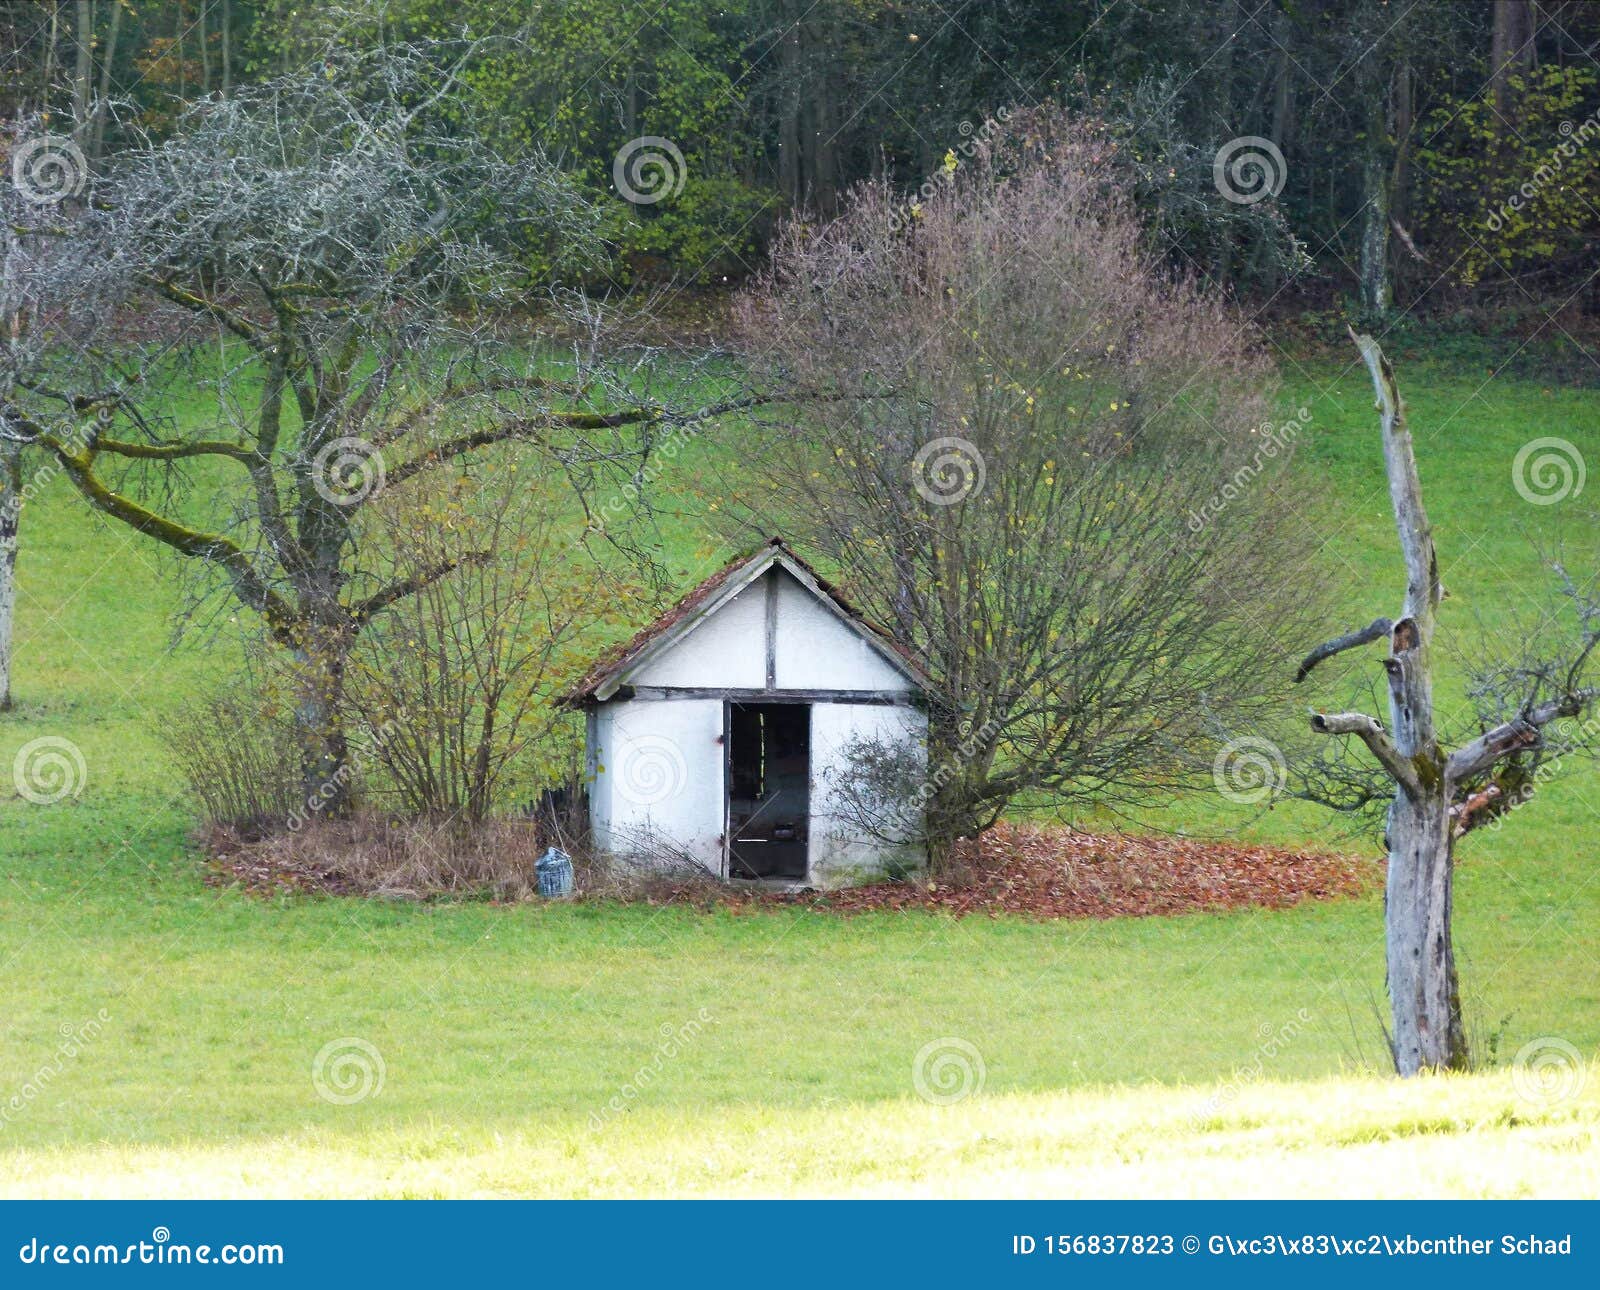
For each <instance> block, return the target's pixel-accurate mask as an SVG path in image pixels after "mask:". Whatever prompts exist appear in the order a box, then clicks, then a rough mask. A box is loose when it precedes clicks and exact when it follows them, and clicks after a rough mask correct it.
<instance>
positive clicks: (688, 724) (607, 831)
mask: <svg viewBox="0 0 1600 1290" xmlns="http://www.w3.org/2000/svg"><path fill="white" fill-rule="evenodd" d="M928 693H929V688H928V683H927V679H926V677H925V675H924V673H923V672H922V670H921V669H920V668H919V667H918V666H917V664H916V662H915V660H914V659H913V658H912V657H911V656H910V654H909V653H908V652H907V651H906V650H904V649H903V648H901V646H900V645H898V644H897V643H896V642H895V641H894V640H893V639H891V638H890V637H889V636H888V634H887V633H885V632H884V631H883V630H882V629H880V628H878V627H876V626H875V625H873V624H871V623H869V622H868V621H867V620H866V619H865V618H863V617H862V615H861V614H860V613H859V612H857V611H856V610H855V609H854V608H853V607H852V606H851V605H849V604H848V603H846V601H845V600H844V599H842V598H841V597H840V595H839V594H838V592H837V591H836V590H835V589H834V588H833V587H832V586H830V585H829V584H828V583H827V582H826V581H825V580H824V579H822V578H821V577H819V576H818V575H817V573H816V571H815V570H813V569H812V568H811V567H810V566H809V565H808V564H806V562H805V561H804V560H802V559H801V558H800V557H799V556H797V555H796V554H795V553H794V551H792V550H791V549H790V548H789V547H788V546H786V545H785V544H784V543H783V542H782V541H781V540H780V539H777V538H774V539H772V540H771V541H769V542H767V543H766V544H765V545H764V546H762V547H761V548H760V549H759V550H757V551H756V552H755V553H753V554H751V555H748V556H745V557H743V558H741V559H738V560H735V561H733V562H732V563H731V564H729V565H728V566H727V567H725V568H723V569H722V570H720V571H719V572H717V573H715V574H713V575H712V576H711V577H710V578H708V579H706V580H705V581H704V582H702V583H701V584H700V585H699V586H698V587H696V588H694V590H693V591H691V592H690V593H689V594H688V595H687V596H685V597H684V598H683V599H682V600H681V601H679V602H678V604H677V605H675V606H674V607H673V608H672V609H671V610H670V611H668V612H667V613H666V614H664V615H662V616H661V617H660V618H659V619H657V620H656V621H655V622H654V623H652V624H651V625H650V626H648V627H646V628H645V629H644V630H643V631H641V632H640V633H639V634H638V635H637V636H635V637H634V638H633V639H632V640H630V641H628V642H626V643H625V644H623V645H622V646H620V647H618V648H617V649H614V650H612V651H611V652H609V653H608V654H607V655H605V656H604V657H603V658H601V659H600V660H599V661H598V662H597V663H596V664H595V666H594V667H593V668H592V669H591V670H590V671H589V673H588V674H587V675H586V676H585V677H584V679H583V680H582V681H581V682H580V683H579V684H578V686H577V687H576V688H575V689H574V691H573V692H572V693H571V694H570V695H569V696H568V702H569V703H572V704H574V705H576V706H581V707H582V708H583V709H584V710H585V711H586V713H587V716H588V724H587V729H588V766H587V775H588V781H589V814H590V824H591V829H592V836H593V839H594V843H595V845H596V847H597V849H599V850H600V851H602V852H606V853H609V854H612V855H618V856H627V857H630V858H633V859H635V861H636V862H637V863H642V864H647V865H648V864H657V865H660V866H662V867H663V868H675V867H681V866H683V865H684V864H686V863H687V864H692V865H694V866H696V867H698V868H700V869H703V870H705V871H706V872H708V873H710V874H713V875H715V876H717V877H720V878H727V879H734V880H747V881H749V880H755V881H762V882H766V883H770V884H774V885H793V886H830V885H838V884H840V883H844V882H849V881H852V880H854V879H858V878H864V877H869V876H874V875H878V874H882V873H885V872H904V871H906V870H908V869H912V868H916V867H920V866H921V865H923V864H925V863H926V858H927V854H926V847H925V845H924V843H923V841H922V837H921V833H922V829H921V797H920V795H919V793H918V792H917V791H916V790H917V788H918V787H919V786H920V785H921V784H922V783H923V782H925V779H926V766H927V744H926V741H927V716H926V705H925V700H926V698H927V696H928ZM863 748H873V749H875V750H878V754H879V756H880V757H881V755H882V752H883V750H885V749H887V750H889V751H890V752H891V753H892V754H893V755H894V758H895V760H896V761H897V762H898V764H899V765H901V766H902V767H903V780H904V782H905V783H906V784H907V785H908V786H909V789H910V791H907V792H904V793H901V794H898V795H897V800H895V801H894V802H892V803H887V804H886V809H885V810H883V811H881V812H874V813H872V814H870V815H869V814H864V812H863V807H862V798H861V794H860V792H859V791H858V790H859V779H858V775H857V762H858V759H859V757H860V755H861V749H863Z"/></svg>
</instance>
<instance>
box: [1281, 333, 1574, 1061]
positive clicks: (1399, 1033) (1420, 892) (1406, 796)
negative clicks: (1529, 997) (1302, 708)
mask: <svg viewBox="0 0 1600 1290" xmlns="http://www.w3.org/2000/svg"><path fill="white" fill-rule="evenodd" d="M1351 335H1352V338H1353V339H1354V340H1355V342H1356V344H1357V346H1358V347H1359V348H1360V350H1361V356H1362V358H1363V360H1364V361H1365V363H1366V365H1367V369H1368V371H1369V372H1370V373H1371V376H1372V385H1373V390H1374V392H1375V393H1376V396H1377V407H1378V412H1379V415H1380V418H1381V424H1382V438H1383V455H1384V464H1385V468H1386V470H1387V473H1388V477H1389V498H1390V503H1391V505H1392V507H1393V510H1394V518H1395V526H1396V528H1397V530H1398V532H1399V536H1400V550H1401V554H1402V556H1403V558H1404V562H1405V571H1406V590H1405V598H1404V601H1403V602H1402V605H1401V608H1400V615H1399V617H1398V618H1396V619H1395V620H1394V621H1393V622H1390V621H1389V620H1388V619H1386V618H1379V619H1376V620H1374V621H1373V622H1372V623H1371V624H1370V625H1369V626H1367V627H1365V628H1362V629H1360V630H1359V631H1353V632H1350V633H1347V634H1346V635H1343V636H1340V637H1338V638H1337V639H1335V640H1332V641H1329V642H1328V643H1327V644H1325V645H1321V646H1319V647H1318V648H1317V649H1315V650H1313V651H1312V653H1311V654H1310V655H1309V656H1308V657H1307V658H1306V660H1305V661H1304V662H1303V663H1302V664H1301V668H1300V677H1299V678H1297V679H1303V678H1304V676H1305V675H1306V674H1307V673H1308V672H1309V671H1310V670H1311V669H1312V668H1313V667H1315V666H1316V665H1317V664H1318V663H1320V662H1321V661H1323V660H1324V659H1326V658H1329V657H1331V656H1333V655H1335V654H1337V653H1340V652H1342V651H1344V650H1347V649H1352V648H1355V647H1356V646H1359V645H1363V644H1367V643H1369V642H1372V641H1376V640H1381V639H1385V638H1387V640H1388V642H1389V656H1388V657H1387V658H1386V659H1385V660H1384V670H1385V671H1386V672H1387V674H1388V689H1389V724H1388V726H1387V727H1386V726H1385V725H1384V723H1383V722H1381V721H1380V720H1379V719H1378V718H1377V717H1374V716H1370V715H1368V714H1367V713H1363V712H1340V713H1324V712H1319V713H1316V714H1314V715H1313V716H1312V718H1311V726H1312V729H1313V730H1315V731H1317V732H1318V733H1320V734H1324V735H1332V736H1354V737H1356V738H1357V739H1359V740H1360V741H1361V742H1362V743H1363V744H1364V745H1365V746H1366V748H1367V750H1368V751H1369V752H1370V754H1371V756H1372V758H1373V759H1374V760H1375V761H1376V762H1377V764H1378V766H1379V767H1381V769H1382V772H1383V774H1384V775H1385V776H1386V777H1387V779H1388V780H1389V781H1390V787H1391V800H1390V804H1389V808H1388V817H1387V820H1388V822H1387V830H1386V835H1385V836H1386V846H1387V848H1388V852H1389V873H1388V889H1387V899H1386V902H1385V924H1386V941H1387V953H1386V957H1387V965H1388V980H1389V996H1390V1002H1391V1005H1392V1015H1393V1031H1392V1034H1391V1036H1390V1042H1391V1046H1392V1049H1393V1055H1394V1062H1395V1069H1396V1070H1398V1071H1399V1073H1400V1074H1401V1075H1414V1074H1416V1073H1417V1072H1418V1071H1421V1070H1430V1069H1443V1068H1449V1069H1459V1068H1463V1067H1465V1066H1466V1065H1467V1064H1468V1061H1469V1053H1468V1049H1467V1035H1466V1027H1465V1025H1464V1024H1463V1020H1462V1013H1461V996H1460V986H1459V979H1458V975H1457V970H1456V961H1455V947H1454V943H1453V939H1452V933H1451V915H1452V905H1453V893H1452V884H1453V877H1454V844H1455V840H1456V838H1457V837H1458V836H1460V835H1461V834H1462V833H1465V832H1468V831H1470V830H1471V829H1473V828H1475V827H1478V826H1480V825H1481V824H1482V823H1483V822H1484V821H1485V820H1486V819H1489V818H1493V817H1494V816H1495V815H1497V814H1500V813H1503V812H1504V811H1505V810H1507V809H1510V808H1511V807H1512V806H1514V805H1517V804H1519V803H1520V802H1522V801H1525V800H1526V798H1527V794H1528V790H1529V788H1530V787H1531V785H1532V783H1533V782H1534V779H1535V777H1536V776H1537V774H1538V772H1539V770H1540V768H1541V766H1543V765H1545V764H1547V759H1549V758H1550V757H1552V756H1555V755H1559V754H1560V753H1561V752H1562V751H1564V750H1565V749H1566V748H1567V747H1569V746H1572V747H1575V746H1579V745H1582V744H1585V743H1592V742H1593V732H1592V731H1586V730H1584V729H1582V728H1579V729H1576V730H1571V731H1558V730H1557V729H1556V728H1555V727H1554V726H1553V724H1552V723H1555V722H1556V721H1557V719H1558V718H1563V717H1578V716H1580V715H1582V714H1583V713H1584V712H1585V711H1586V710H1587V709H1589V708H1590V707H1592V706H1593V704H1594V703H1595V700H1596V698H1597V697H1600V691H1597V690H1596V689H1594V688H1592V687H1586V686H1584V685H1583V684H1582V683H1581V682H1582V677H1583V671H1584V667H1585V664H1586V663H1587V661H1588V659H1589V656H1590V654H1591V653H1592V652H1593V650H1594V648H1595V646H1596V644H1600V604H1597V603H1596V601H1595V599H1594V598H1593V596H1592V595H1589V594H1587V593H1586V592H1585V591H1584V590H1583V589H1582V588H1581V587H1579V586H1578V584H1576V583H1575V582H1573V581H1571V580H1568V582H1567V588H1568V593H1569V595H1570V597H1571V599H1572V602H1573V604H1574V606H1575V607H1576V610H1577V616H1578V635H1577V643H1576V645H1575V647H1574V648H1573V649H1572V650H1571V651H1570V652H1569V653H1568V654H1566V655H1565V656H1564V657H1560V658H1554V659H1545V660H1535V661H1530V662H1524V663H1516V664H1510V665H1505V666H1502V667H1496V668H1491V669H1489V670H1487V671H1485V672H1484V673H1483V674H1482V675H1481V676H1480V678H1479V681H1478V683H1477V685H1476V686H1475V687H1474V692H1475V695H1476V697H1477V698H1478V699H1479V701H1480V712H1479V716H1480V724H1481V726H1482V730H1481V733H1480V734H1478V736H1477V737H1476V738H1473V739H1471V740H1470V741H1468V742H1466V743H1464V744H1462V745H1460V746H1459V747H1457V748H1455V749H1454V750H1453V751H1447V749H1446V747H1445V745H1444V743H1443V742H1442V740H1441V738H1440V735H1439V733H1438V731H1437V729H1436V721H1435V712H1434V697H1433V666H1432V657H1433V638H1434V626H1435V621H1434V620H1435V610H1436V608H1437V606H1438V604H1439V602H1440V599H1441V598H1442V595H1443V592H1442V588H1441V586H1440V582H1439V564H1438V558H1437V555H1436V554H1435V551H1434V544H1433V531H1432V528H1431V527H1430V525H1429V523H1428V516H1427V512H1426V511H1425V510H1424V508H1423V504H1422V488H1421V484H1420V482H1419V480H1418V477H1417V465H1416V459H1415V456H1414V454H1413V452H1412V446H1411V432H1410V430H1409V429H1408V428H1407V425H1406V415H1405V405H1404V403H1403V402H1402V401H1401V398H1400V392H1399V390H1398V388H1397V387H1396V385H1395V379H1394V372H1393V371H1392V369H1391V368H1390V366H1389V363H1388V361H1387V360H1386V359H1385V358H1384V356H1383V352H1382V351H1381V350H1380V349H1379V347H1378V343H1377V342H1376V341H1375V340H1373V339H1372V338H1371V337H1370V336H1356V335H1355V334H1354V333H1353V332H1352V333H1351ZM1344 786H1345V787H1346V788H1347V789H1349V790H1350V791H1348V792H1346V793H1345V794H1344V795H1343V796H1341V797H1338V798H1331V797H1328V796H1326V794H1323V797H1324V800H1328V801H1330V803H1331V804H1335V805H1339V806H1341V807H1342V808H1345V809H1348V808H1350V807H1351V806H1352V805H1359V804H1360V803H1362V802H1364V801H1365V800H1367V799H1368V798H1369V797H1370V796H1371V794H1370V793H1364V792H1362V791H1360V790H1359V789H1358V788H1353V787H1352V785H1351V781H1349V780H1348V779H1347V780H1346V781H1345V785H1344ZM1321 787H1322V788H1323V789H1324V790H1325V789H1326V788H1327V787H1328V783H1327V780H1326V779H1324V780H1323V782H1322V785H1321ZM1312 795H1313V796H1317V795H1318V794H1317V793H1313V794H1312Z"/></svg>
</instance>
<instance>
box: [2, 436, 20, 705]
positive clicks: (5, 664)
mask: <svg viewBox="0 0 1600 1290" xmlns="http://www.w3.org/2000/svg"><path fill="white" fill-rule="evenodd" d="M0 469H3V471H4V481H3V483H0V712H10V711H11V626H12V619H13V616H14V614H15V611H16V606H17V584H16V571H17V523H18V521H19V520H20V519H21V518H22V449H21V447H20V446H19V445H16V444H7V445H5V446H4V447H0Z"/></svg>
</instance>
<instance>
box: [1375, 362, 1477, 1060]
mask: <svg viewBox="0 0 1600 1290" xmlns="http://www.w3.org/2000/svg"><path fill="white" fill-rule="evenodd" d="M1358 343H1359V344H1360V346H1361V352H1362V356H1363V358H1364V359H1365V360H1366V363H1367V367H1368V370H1369V371H1370V373H1371V375H1372V383H1373V389H1374V392H1375V393H1376V395H1377V401H1378V410H1379V413H1380V414H1381V417H1382V426H1383V456H1384V467H1385V471H1386V473H1387V475H1388V478H1389V501H1390V505H1391V506H1392V508H1393V510H1394V518H1395V528H1396V531H1397V532H1398V534H1399V537H1400V550H1401V554H1402V555H1403V556H1404V557H1405V564H1406V595H1405V605H1404V612H1403V614H1402V616H1401V617H1400V619H1399V620H1398V621H1396V622H1395V624H1394V626H1393V627H1392V628H1391V629H1390V633H1389V657H1388V658H1387V659H1385V660H1384V667H1385V669H1386V670H1387V671H1388V674H1389V722H1390V730H1392V732H1393V738H1394V742H1393V745H1392V749H1393V756H1394V763H1395V764H1394V766H1393V767H1392V770H1393V771H1394V772H1395V777H1396V787H1395V796H1394V802H1393V804H1392V805H1391V806H1390V808H1389V830H1388V847H1389V874H1388V885H1387V899H1386V901H1385V906H1384V913H1385V922H1386V928H1387V950H1388V953H1387V959H1388V973H1389V1000H1390V1005H1391V1012H1392V1016H1393V1023H1394V1030H1393V1035H1392V1037H1391V1039H1392V1043H1393V1045H1394V1063H1395V1069H1396V1070H1397V1071H1398V1072H1399V1073H1400V1074H1401V1075H1415V1074H1416V1073H1417V1072H1418V1071H1421V1070H1436V1069H1460V1068H1463V1067H1465V1066H1466V1064H1467V1046H1466V1035H1465V1029H1464V1027H1463V1025H1462V1020H1461V1001H1460V989H1459V986H1458V984H1457V980H1456V963H1455V947H1454V944H1453V943H1452V940H1451V929H1450V914H1451V903H1452V896H1451V881H1452V866H1453V856H1452V852H1451V835H1450V795H1451V788H1450V784H1449V779H1448V777H1447V775H1446V774H1445V767H1444V758H1443V756H1442V754H1441V752H1440V749H1439V742H1438V737H1437V735H1436V733H1435V730H1434V718H1433V678H1432V668H1431V664H1430V658H1429V651H1430V647H1431V644H1432V639H1433V617H1434V610H1435V608H1436V607H1437V605H1438V603H1439V600H1440V598H1441V597H1442V595H1443V592H1442V590H1441V588H1440V585H1439V565H1438V557H1437V556H1436V554H1435V552H1434V546H1433V530H1432V527H1431V526H1430V525H1429V523H1428V515H1427V512H1426V510H1425V509H1424V508H1423V505H1422V485H1421V482H1420V481H1419V479H1418V477H1417V461H1416V454H1415V452H1414V451H1413V448H1412V443H1411V431H1410V429H1409V427H1408V426H1407V424H1406V416H1405V405H1404V403H1403V402H1402V401H1401V399H1400V392H1399V390H1398V388H1397V387H1396V386H1395V381H1394V372H1393V371H1392V370H1391V369H1390V367H1389V364H1388V361H1387V360H1386V359H1385V358H1384V357H1383V354H1382V352H1381V351H1380V350H1379V349H1378V346H1377V343H1376V342H1375V341H1373V340H1371V339H1370V338H1369V337H1361V338H1360V339H1359V341H1358Z"/></svg>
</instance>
